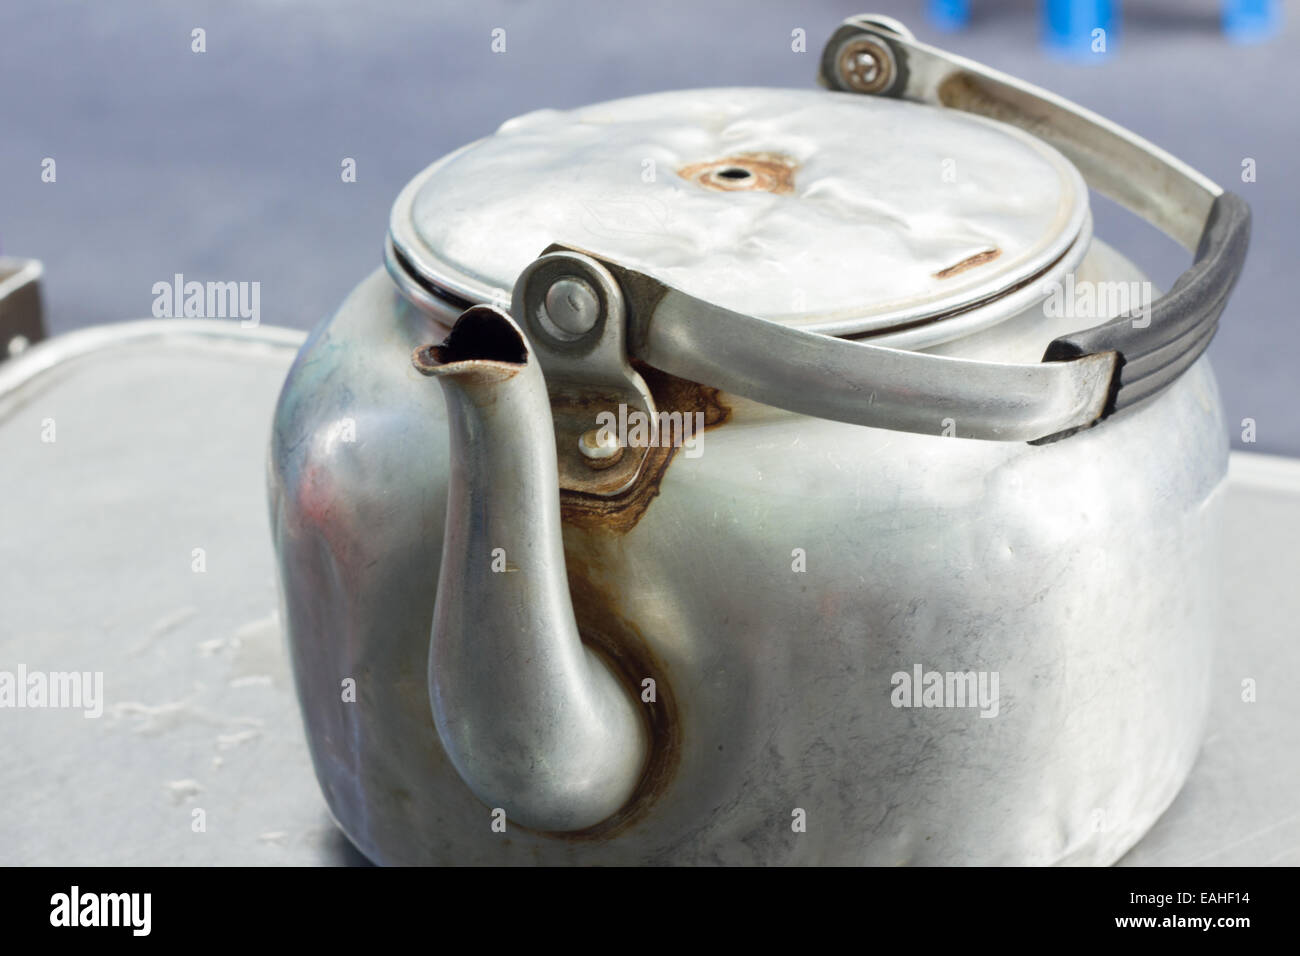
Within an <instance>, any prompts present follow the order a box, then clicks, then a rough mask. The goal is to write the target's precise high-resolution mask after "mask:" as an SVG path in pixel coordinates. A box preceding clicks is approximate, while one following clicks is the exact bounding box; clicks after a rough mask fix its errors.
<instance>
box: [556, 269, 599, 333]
mask: <svg viewBox="0 0 1300 956" xmlns="http://www.w3.org/2000/svg"><path fill="white" fill-rule="evenodd" d="M545 308H546V317H547V318H548V319H549V320H550V321H551V323H552V324H553V325H554V326H555V327H556V328H557V329H559V330H560V331H561V332H563V333H564V334H566V335H571V336H575V337H576V336H581V335H586V334H587V333H588V332H590V331H591V330H592V329H593V328H595V327H596V322H597V321H599V319H600V300H599V299H598V298H596V292H595V290H593V289H592V288H591V286H589V285H587V283H586V282H583V281H582V280H581V279H573V278H568V279H559V280H557V281H555V282H553V283H551V287H550V288H549V289H547V290H546V304H545Z"/></svg>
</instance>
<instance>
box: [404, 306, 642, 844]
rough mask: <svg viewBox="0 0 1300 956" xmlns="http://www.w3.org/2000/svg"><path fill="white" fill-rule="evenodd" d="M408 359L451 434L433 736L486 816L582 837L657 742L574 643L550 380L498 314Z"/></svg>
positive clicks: (622, 798)
mask: <svg viewBox="0 0 1300 956" xmlns="http://www.w3.org/2000/svg"><path fill="white" fill-rule="evenodd" d="M413 362H414V364H415V367H416V368H417V369H418V370H419V371H421V372H422V373H424V374H426V375H430V376H433V377H435V378H437V380H438V383H439V384H440V385H441V386H442V389H443V393H444V396H445V398H446V401H447V413H448V419H449V424H450V432H451V469H450V472H451V477H450V484H449V487H448V495H447V525H446V535H445V537H444V539H443V549H442V568H441V571H440V573H439V575H438V592H437V600H436V603H435V606H434V619H433V629H432V635H431V641H430V647H429V700H430V704H431V706H432V708H433V719H434V723H435V725H436V726H437V729H438V736H439V737H440V738H441V740H442V745H443V747H444V748H445V750H446V752H447V755H448V757H449V758H450V759H451V762H452V764H453V765H454V766H455V767H456V770H457V771H458V772H459V773H460V775H461V778H462V779H463V780H464V781H465V783H466V784H467V785H468V786H469V788H470V790H471V791H473V793H474V795H475V796H477V797H478V798H479V799H480V800H481V801H483V803H485V804H486V805H487V806H489V807H492V808H501V809H504V810H505V811H506V815H507V816H508V817H509V818H510V819H511V820H513V821H514V822H516V823H518V824H520V825H522V826H526V827H529V828H531V829H535V830H542V831H573V830H581V829H585V828H587V827H590V826H592V825H594V824H597V823H599V822H600V821H602V820H604V819H606V818H607V817H609V816H611V815H612V814H613V813H615V812H616V811H618V810H619V809H620V808H621V807H623V806H624V805H625V804H626V803H627V802H628V800H629V798H630V797H631V796H632V793H633V791H634V790H635V789H636V786H637V783H638V781H639V780H640V777H641V774H642V772H643V770H644V767H645V763H646V759H647V754H648V749H649V742H648V734H647V731H646V727H645V724H644V722H643V720H642V718H641V715H640V714H639V713H638V712H637V707H636V705H635V704H634V702H633V694H632V693H631V692H630V691H629V690H628V689H626V688H625V687H624V686H623V685H622V684H621V683H620V681H619V680H618V678H617V677H615V675H614V674H613V673H612V672H611V670H610V669H609V668H608V666H607V665H606V664H605V662H604V660H603V659H602V658H600V657H599V656H597V655H596V654H595V653H593V652H592V651H591V650H589V649H588V648H587V647H585V646H584V645H583V643H582V641H581V639H580V638H579V636H578V627H577V623H576V621H575V619H574V613H573V603H572V599H571V597H570V594H569V585H568V580H567V577H566V575H565V566H564V546H563V541H562V538H561V531H560V527H561V526H560V498H559V478H558V475H557V472H556V455H555V437H554V431H553V425H552V422H551V408H550V402H549V399H548V396H547V391H546V383H545V380H544V379H543V377H542V371H541V369H540V368H539V367H538V363H537V360H536V358H535V356H534V355H533V354H532V353H531V350H530V348H529V344H528V340H527V338H526V337H525V336H524V334H523V332H521V331H520V329H519V327H518V326H517V325H515V323H514V322H513V321H512V320H511V319H510V317H509V316H507V315H506V314H505V313H504V312H501V311H499V310H497V309H494V308H490V307H488V306H475V307H474V308H472V309H470V310H468V311H467V312H465V313H464V314H463V315H462V316H461V317H460V319H458V320H457V322H456V324H455V326H454V327H453V328H452V331H451V334H450V335H449V336H448V338H447V340H446V341H445V342H443V344H442V345H438V346H428V347H425V348H421V349H418V350H417V351H416V353H415V356H414V358H413Z"/></svg>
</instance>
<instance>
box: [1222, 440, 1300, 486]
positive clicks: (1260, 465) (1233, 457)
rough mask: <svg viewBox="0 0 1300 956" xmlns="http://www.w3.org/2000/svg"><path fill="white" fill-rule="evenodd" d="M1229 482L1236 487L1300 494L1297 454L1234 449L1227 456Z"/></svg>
mask: <svg viewBox="0 0 1300 956" xmlns="http://www.w3.org/2000/svg"><path fill="white" fill-rule="evenodd" d="M1228 483H1229V484H1230V485H1235V486H1237V487H1239V488H1258V489H1261V490H1266V491H1281V492H1285V493H1288V494H1300V458H1286V457H1283V456H1282V455H1260V454H1256V453H1255V452H1247V451H1234V452H1233V453H1232V454H1230V455H1229V456H1228Z"/></svg>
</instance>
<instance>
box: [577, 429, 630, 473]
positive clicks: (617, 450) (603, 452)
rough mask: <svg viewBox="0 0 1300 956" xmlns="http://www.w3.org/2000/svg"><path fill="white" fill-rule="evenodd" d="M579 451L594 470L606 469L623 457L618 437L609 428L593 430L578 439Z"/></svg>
mask: <svg viewBox="0 0 1300 956" xmlns="http://www.w3.org/2000/svg"><path fill="white" fill-rule="evenodd" d="M578 451H580V452H581V453H582V457H583V458H585V459H586V460H587V464H588V465H590V466H591V467H592V468H606V467H608V466H610V465H612V464H614V463H615V462H617V461H618V460H619V458H621V457H622V456H623V446H622V445H620V444H619V443H618V436H617V435H616V434H614V433H613V432H612V431H610V430H609V429H608V428H592V429H589V430H588V431H585V432H583V433H582V436H581V437H580V438H579V439H578Z"/></svg>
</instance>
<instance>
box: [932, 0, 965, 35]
mask: <svg viewBox="0 0 1300 956" xmlns="http://www.w3.org/2000/svg"><path fill="white" fill-rule="evenodd" d="M927 13H928V15H929V18H930V23H931V25H933V26H934V27H935V28H936V29H938V30H946V31H952V30H960V29H961V28H962V27H964V26H966V25H967V24H968V23H970V0H929V3H928V5H927Z"/></svg>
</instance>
